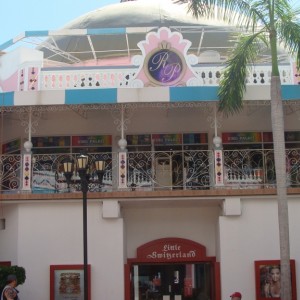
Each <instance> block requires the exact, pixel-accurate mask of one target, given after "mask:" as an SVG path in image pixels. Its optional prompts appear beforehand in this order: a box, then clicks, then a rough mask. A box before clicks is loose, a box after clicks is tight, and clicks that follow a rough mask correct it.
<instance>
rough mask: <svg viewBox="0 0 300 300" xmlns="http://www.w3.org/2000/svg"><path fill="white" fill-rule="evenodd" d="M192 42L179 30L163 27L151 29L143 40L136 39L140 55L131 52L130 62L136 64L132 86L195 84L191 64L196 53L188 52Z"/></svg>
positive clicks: (195, 79) (194, 61)
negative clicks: (136, 68) (137, 67)
mask: <svg viewBox="0 0 300 300" xmlns="http://www.w3.org/2000/svg"><path fill="white" fill-rule="evenodd" d="M190 46H191V42H190V41H188V40H185V39H183V37H182V35H181V34H180V33H179V32H171V30H170V29H169V28H166V27H162V28H160V29H159V30H158V31H157V32H150V33H148V34H147V36H146V40H144V41H141V42H139V43H138V47H139V48H140V49H141V51H142V55H139V56H134V57H133V59H132V63H133V64H135V65H137V64H139V69H138V71H137V74H136V77H135V79H134V80H133V81H132V83H131V85H132V86H140V85H141V83H143V85H144V86H186V85H188V84H189V83H191V84H192V85H195V81H197V80H198V79H197V75H196V74H195V73H194V71H193V69H192V67H191V65H192V64H196V63H197V62H198V60H197V58H196V56H195V55H192V54H191V55H188V54H187V51H188V49H189V48H190Z"/></svg>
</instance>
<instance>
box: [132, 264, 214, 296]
mask: <svg viewBox="0 0 300 300" xmlns="http://www.w3.org/2000/svg"><path fill="white" fill-rule="evenodd" d="M132 271H133V282H134V284H133V286H132V298H131V299H139V300H151V299H155V300H187V299H189V300H190V299H197V300H198V299H199V300H211V299H213V298H214V296H213V291H212V289H213V283H212V280H213V276H212V272H213V271H212V264H211V263H207V262H202V263H201V262H199V263H186V264H185V263H182V264H177V263H174V264H155V265H152V264H150V265H149V264H139V265H134V266H133V267H132Z"/></svg>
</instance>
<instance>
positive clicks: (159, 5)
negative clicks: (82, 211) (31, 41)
mask: <svg viewBox="0 0 300 300" xmlns="http://www.w3.org/2000/svg"><path fill="white" fill-rule="evenodd" d="M159 27H171V29H172V30H176V31H179V32H180V33H181V34H182V35H183V38H184V39H187V40H190V41H191V42H192V46H191V52H193V53H197V55H199V54H200V48H201V51H202V50H203V51H217V52H218V53H220V54H221V55H223V56H224V55H225V52H227V50H228V47H229V48H230V46H232V45H233V41H229V40H230V39H229V38H228V35H229V33H230V32H232V30H233V27H232V26H228V24H225V23H224V22H221V21H218V20H215V19H209V20H208V19H205V18H200V19H196V18H194V17H193V15H192V14H191V13H188V12H187V6H186V5H184V4H175V3H174V2H173V1H172V0H138V1H127V2H121V3H118V4H113V5H108V6H105V7H103V8H99V9H96V10H94V11H91V12H89V13H87V14H85V15H82V16H80V17H78V18H76V19H74V20H73V21H71V22H69V23H67V24H66V25H65V26H64V27H63V29H74V30H75V29H104V28H123V29H124V30H123V31H122V32H121V31H120V32H119V33H116V32H115V33H111V34H108V33H105V34H99V35H90V36H87V35H85V36H83V35H78V34H77V35H68V36H52V38H51V39H48V40H47V41H46V43H43V44H41V45H40V46H39V49H40V50H42V51H43V52H44V57H45V59H48V60H52V61H53V60H54V61H56V62H62V63H67V64H69V63H74V62H83V61H89V60H98V59H103V58H108V57H122V56H123V57H124V56H132V55H135V54H139V53H140V49H138V46H137V43H138V42H140V41H142V40H144V39H145V35H146V33H147V32H149V31H153V30H155V31H156V30H157V28H159ZM125 29H126V30H125ZM71 57H72V59H70V58H71Z"/></svg>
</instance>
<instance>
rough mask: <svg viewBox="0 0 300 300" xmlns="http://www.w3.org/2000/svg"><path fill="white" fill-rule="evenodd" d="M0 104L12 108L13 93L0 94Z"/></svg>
mask: <svg viewBox="0 0 300 300" xmlns="http://www.w3.org/2000/svg"><path fill="white" fill-rule="evenodd" d="M0 104H1V105H2V106H14V92H8V93H0Z"/></svg>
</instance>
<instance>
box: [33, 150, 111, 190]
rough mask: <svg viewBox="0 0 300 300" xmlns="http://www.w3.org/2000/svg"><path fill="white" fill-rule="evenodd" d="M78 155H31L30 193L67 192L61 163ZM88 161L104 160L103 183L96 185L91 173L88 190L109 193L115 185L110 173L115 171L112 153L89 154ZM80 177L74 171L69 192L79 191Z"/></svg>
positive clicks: (93, 173) (73, 159) (93, 172)
mask: <svg viewBox="0 0 300 300" xmlns="http://www.w3.org/2000/svg"><path fill="white" fill-rule="evenodd" d="M78 155H79V154H39V155H33V171H32V191H33V192H38V193H43V192H44V193H51V192H52V193H63V192H68V191H69V189H68V186H67V183H66V179H65V176H64V174H63V166H62V163H63V161H64V160H65V159H67V158H69V159H71V160H72V161H74V162H75V161H76V157H77V156H78ZM89 156H90V159H92V160H96V159H100V160H104V161H105V162H106V165H105V172H104V176H103V182H102V184H101V187H100V185H99V184H98V183H97V176H96V172H95V170H92V172H91V178H90V184H89V190H90V191H91V192H93V191H99V190H102V191H111V190H113V186H114V185H115V186H116V183H115V184H114V182H113V176H112V172H113V170H114V169H116V161H117V160H116V157H115V155H113V154H112V153H92V154H89ZM80 190H81V186H80V177H79V174H78V172H77V171H76V169H75V170H74V172H73V176H72V178H71V185H70V191H72V192H76V191H80Z"/></svg>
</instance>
